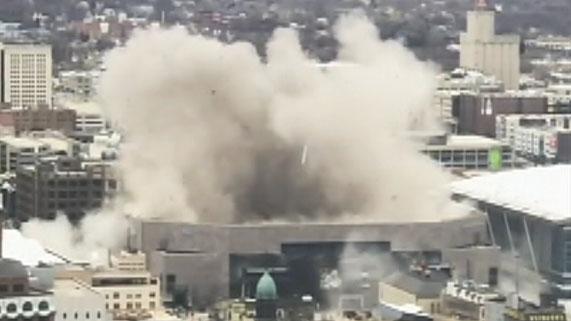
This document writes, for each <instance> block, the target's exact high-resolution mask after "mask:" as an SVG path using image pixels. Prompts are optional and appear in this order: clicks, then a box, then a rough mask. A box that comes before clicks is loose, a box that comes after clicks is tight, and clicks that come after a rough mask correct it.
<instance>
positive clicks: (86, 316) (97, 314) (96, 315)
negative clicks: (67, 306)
mask: <svg viewBox="0 0 571 321" xmlns="http://www.w3.org/2000/svg"><path fill="white" fill-rule="evenodd" d="M101 315H102V314H101V312H99V311H97V313H96V314H95V317H96V318H97V319H101ZM61 317H62V319H64V320H65V319H67V317H68V315H67V313H66V312H63V313H62V314H61ZM85 318H86V319H89V318H91V314H89V312H85ZM70 319H72V318H71V316H70ZM73 319H75V320H77V319H79V312H75V313H74V314H73Z"/></svg>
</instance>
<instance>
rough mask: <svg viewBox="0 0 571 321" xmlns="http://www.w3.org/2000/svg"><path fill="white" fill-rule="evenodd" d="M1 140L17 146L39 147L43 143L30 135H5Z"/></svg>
mask: <svg viewBox="0 0 571 321" xmlns="http://www.w3.org/2000/svg"><path fill="white" fill-rule="evenodd" d="M0 140H1V141H3V142H4V143H6V144H8V145H10V146H13V147H16V148H38V147H40V146H42V145H43V144H42V142H40V141H38V140H36V139H33V138H28V137H15V136H5V137H2V138H0Z"/></svg>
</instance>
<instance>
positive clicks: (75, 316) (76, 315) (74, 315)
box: [73, 312, 79, 320]
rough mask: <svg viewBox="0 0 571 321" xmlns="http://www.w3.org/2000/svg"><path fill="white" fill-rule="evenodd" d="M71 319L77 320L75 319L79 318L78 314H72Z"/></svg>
mask: <svg viewBox="0 0 571 321" xmlns="http://www.w3.org/2000/svg"><path fill="white" fill-rule="evenodd" d="M73 318H74V319H76V320H77V318H79V314H77V312H75V313H74V314H73Z"/></svg>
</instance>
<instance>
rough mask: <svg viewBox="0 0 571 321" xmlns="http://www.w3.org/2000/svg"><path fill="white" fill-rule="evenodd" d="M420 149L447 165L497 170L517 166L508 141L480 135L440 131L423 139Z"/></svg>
mask: <svg viewBox="0 0 571 321" xmlns="http://www.w3.org/2000/svg"><path fill="white" fill-rule="evenodd" d="M421 152H422V153H424V154H426V155H428V156H429V157H430V158H432V159H433V160H435V161H436V162H438V164H440V165H441V166H442V167H445V168H451V169H480V170H488V169H493V170H498V169H501V168H503V167H514V166H519V162H518V161H517V159H516V157H515V153H514V152H513V151H512V149H511V147H510V146H509V144H507V143H503V142H500V141H498V140H495V139H491V138H488V137H484V136H477V135H447V134H441V139H433V140H430V141H425V144H424V145H423V146H422V149H421Z"/></svg>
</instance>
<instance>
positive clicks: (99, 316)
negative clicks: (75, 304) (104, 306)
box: [97, 311, 101, 319]
mask: <svg viewBox="0 0 571 321" xmlns="http://www.w3.org/2000/svg"><path fill="white" fill-rule="evenodd" d="M97 319H101V312H100V311H97Z"/></svg>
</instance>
